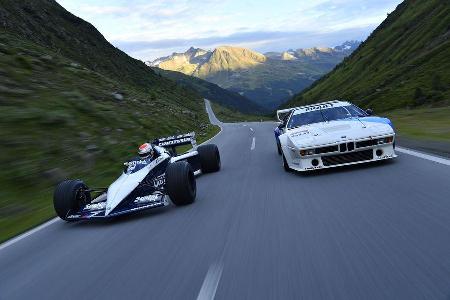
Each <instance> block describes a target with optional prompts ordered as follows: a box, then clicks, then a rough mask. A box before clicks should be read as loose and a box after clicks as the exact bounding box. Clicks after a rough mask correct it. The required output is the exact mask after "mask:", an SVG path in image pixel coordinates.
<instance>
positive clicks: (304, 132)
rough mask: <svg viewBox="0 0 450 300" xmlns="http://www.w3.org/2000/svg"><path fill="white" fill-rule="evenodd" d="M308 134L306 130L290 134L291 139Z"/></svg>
mask: <svg viewBox="0 0 450 300" xmlns="http://www.w3.org/2000/svg"><path fill="white" fill-rule="evenodd" d="M305 134H309V131H308V130H302V131H298V132H295V133H292V134H291V137H297V136H301V135H305Z"/></svg>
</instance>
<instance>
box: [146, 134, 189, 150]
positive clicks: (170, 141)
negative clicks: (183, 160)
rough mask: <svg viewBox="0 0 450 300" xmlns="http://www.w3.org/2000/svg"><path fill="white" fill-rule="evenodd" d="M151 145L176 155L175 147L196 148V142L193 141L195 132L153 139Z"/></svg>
mask: <svg viewBox="0 0 450 300" xmlns="http://www.w3.org/2000/svg"><path fill="white" fill-rule="evenodd" d="M153 144H154V145H156V146H160V147H164V148H166V149H169V150H171V151H172V153H173V154H176V153H177V152H176V147H179V146H184V145H189V144H191V145H192V148H196V147H197V141H196V139H195V132H190V133H186V134H179V135H173V136H168V137H162V138H158V139H155V140H154V141H153Z"/></svg>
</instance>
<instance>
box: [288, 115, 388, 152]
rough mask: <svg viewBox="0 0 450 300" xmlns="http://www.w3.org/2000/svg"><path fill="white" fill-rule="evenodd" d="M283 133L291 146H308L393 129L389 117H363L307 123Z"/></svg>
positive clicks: (362, 137) (380, 133)
mask: <svg viewBox="0 0 450 300" xmlns="http://www.w3.org/2000/svg"><path fill="white" fill-rule="evenodd" d="M285 134H286V135H287V136H288V138H289V140H290V141H291V143H292V144H293V146H295V147H297V148H308V147H315V146H320V145H326V144H331V143H336V142H343V141H347V140H350V141H351V140H357V139H364V138H369V137H375V136H380V135H387V134H394V129H393V127H392V124H391V122H390V120H389V119H386V118H379V117H364V118H351V119H345V120H335V121H330V122H321V123H314V124H309V125H305V126H301V127H299V128H295V129H293V130H289V131H288V132H286V133H285Z"/></svg>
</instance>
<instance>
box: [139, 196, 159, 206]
mask: <svg viewBox="0 0 450 300" xmlns="http://www.w3.org/2000/svg"><path fill="white" fill-rule="evenodd" d="M160 197H161V195H159V194H157V195H147V196H143V197H137V198H136V200H134V203H137V204H140V203H147V202H156V201H158V200H159V199H160Z"/></svg>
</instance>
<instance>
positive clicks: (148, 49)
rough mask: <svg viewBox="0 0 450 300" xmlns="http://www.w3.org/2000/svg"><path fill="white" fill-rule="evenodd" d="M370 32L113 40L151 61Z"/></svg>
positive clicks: (333, 40)
mask: <svg viewBox="0 0 450 300" xmlns="http://www.w3.org/2000/svg"><path fill="white" fill-rule="evenodd" d="M371 31H372V28H370V27H365V28H356V29H344V30H339V31H333V32H323V33H317V32H303V31H251V32H242V33H234V34H231V35H228V36H209V37H205V38H198V39H166V40H157V41H113V44H114V45H115V46H116V47H118V48H119V49H121V50H123V51H125V52H127V53H129V54H130V55H132V56H134V57H141V58H142V59H144V60H152V59H153V58H156V57H157V56H155V54H157V53H162V54H163V55H167V54H170V53H172V52H184V51H185V50H186V49H187V48H189V47H191V46H194V47H199V48H205V49H212V48H215V47H217V46H221V45H235V46H242V47H248V48H252V49H255V50H257V51H260V52H268V51H283V50H287V49H289V48H308V47H314V46H336V45H339V44H340V43H342V42H343V41H344V40H357V39H359V40H361V39H365V38H366V37H367V36H368V35H369V34H370V32H371ZM343 37H345V39H343ZM167 50H169V51H167ZM159 56H161V55H159Z"/></svg>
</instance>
